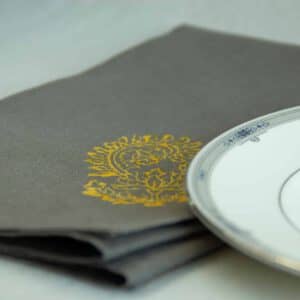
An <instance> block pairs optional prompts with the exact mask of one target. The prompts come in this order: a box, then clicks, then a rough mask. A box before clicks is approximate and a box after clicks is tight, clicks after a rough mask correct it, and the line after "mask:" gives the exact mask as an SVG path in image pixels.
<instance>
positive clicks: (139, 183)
mask: <svg viewBox="0 0 300 300" xmlns="http://www.w3.org/2000/svg"><path fill="white" fill-rule="evenodd" d="M200 147H201V142H199V141H191V139H190V138H189V137H181V138H178V139H176V138H175V137H174V136H172V135H170V134H165V135H163V136H153V135H143V136H136V135H134V136H132V137H131V138H128V137H125V136H123V137H121V138H119V139H118V140H116V141H112V142H107V143H104V144H103V145H102V146H96V147H94V148H93V150H92V151H91V152H88V159H87V160H86V162H87V163H89V165H90V166H89V169H90V173H89V174H88V176H89V178H90V180H89V181H88V182H87V183H86V184H85V185H84V191H83V194H84V195H87V196H92V197H97V198H100V199H101V200H104V201H109V202H111V203H112V204H143V205H144V206H162V205H164V204H166V203H170V202H186V201H187V194H186V191H185V184H184V183H185V175H186V171H187V167H188V163H189V161H190V160H191V159H192V158H193V156H194V155H195V154H196V153H197V152H198V151H199V149H200Z"/></svg>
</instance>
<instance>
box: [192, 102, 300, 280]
mask: <svg viewBox="0 0 300 300" xmlns="http://www.w3.org/2000/svg"><path fill="white" fill-rule="evenodd" d="M293 112H300V106H295V107H291V108H286V109H282V110H279V111H275V112H272V113H269V114H265V115H261V116H259V117H257V118H254V119H251V120H249V121H246V122H243V123H241V124H239V125H237V126H234V127H232V128H230V129H228V130H226V131H225V132H223V133H222V134H220V135H218V136H217V137H215V138H214V139H212V140H211V141H210V142H208V143H207V144H206V145H204V147H203V148H202V149H201V150H200V151H199V152H198V153H197V154H196V155H195V156H194V158H193V159H192V161H191V162H190V164H189V167H188V171H187V176H186V186H187V192H188V195H189V201H188V204H189V206H190V207H191V209H192V211H193V213H194V214H195V215H196V217H197V218H198V219H199V220H200V221H201V222H202V223H203V224H204V225H205V226H206V227H207V228H208V229H209V230H211V231H212V232H213V233H214V234H215V235H216V236H218V237H219V238H220V239H221V240H222V241H224V242H225V243H226V244H228V245H230V246H232V247H233V248H234V249H236V250H238V251H239V252H241V253H243V254H245V255H246V256H248V257H251V258H253V259H255V260H257V261H259V262H262V263H263V264H265V265H269V266H271V267H274V268H276V269H278V270H283V271H286V272H288V273H291V274H294V275H298V276H300V259H299V260H297V259H293V258H291V257H287V256H285V255H283V254H281V253H278V252H277V251H274V250H273V249H272V248H271V251H270V248H267V247H262V246H259V245H255V244H251V241H249V240H248V241H247V239H246V241H245V240H243V239H241V238H239V237H238V235H237V234H234V233H233V230H230V229H229V227H226V226H223V227H222V226H221V225H220V224H222V221H220V220H217V219H216V215H215V216H213V215H212V214H211V213H210V211H209V210H208V209H207V208H205V206H202V207H201V208H200V207H199V206H200V205H199V203H201V200H198V199H197V198H198V193H197V191H196V187H195V186H194V180H195V175H196V174H197V173H196V171H199V161H200V160H202V158H203V157H204V156H206V155H209V154H207V153H209V152H210V150H211V149H212V148H215V147H216V144H219V141H220V140H223V139H224V138H225V137H227V136H230V135H232V134H233V133H235V132H237V130H239V129H241V128H245V127H247V126H249V125H251V124H255V123H257V122H259V121H263V120H267V119H270V118H278V117H279V116H282V115H285V114H288V115H289V114H291V113H293ZM223 225H224V223H223Z"/></svg>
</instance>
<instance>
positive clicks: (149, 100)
mask: <svg viewBox="0 0 300 300" xmlns="http://www.w3.org/2000/svg"><path fill="white" fill-rule="evenodd" d="M299 63H300V49H299V47H296V46H292V45H284V44H279V43H272V42H266V41H261V40H255V39H249V38H243V37H238V36H232V35H225V34H220V33H215V32H211V31H206V30H199V29H194V28H191V27H186V26H184V27H181V28H179V29H177V30H175V31H173V32H172V33H170V34H168V35H166V36H164V37H161V38H158V39H155V40H152V41H150V42H147V43H145V44H143V45H141V46H139V47H137V48H135V49H132V50H130V51H128V52H126V53H124V54H122V55H120V56H119V57H116V58H114V59H112V60H111V61H109V62H107V63H106V64H104V65H102V66H100V67H96V68H95V69H93V70H91V71H88V72H86V73H84V74H81V75H78V76H74V77H72V78H68V79H64V80H59V81H56V82H53V83H50V84H47V85H45V86H42V87H39V88H35V89H32V90H30V91H27V92H23V93H21V94H18V95H16V96H13V97H10V98H8V99H6V100H4V101H2V102H1V103H0V138H1V141H2V147H1V151H0V164H1V168H0V178H1V181H0V187H1V188H0V198H1V203H0V208H1V209H0V229H1V230H3V233H7V232H8V231H9V232H16V231H18V232H22V233H30V234H36V233H38V234H39V235H40V236H41V235H43V234H45V235H47V232H48V233H49V232H52V233H53V234H60V233H63V234H64V235H65V236H66V237H70V236H72V235H73V234H74V233H75V234H83V233H82V232H94V233H95V232H96V233H97V234H98V235H100V236H103V235H107V236H110V237H111V238H113V237H117V236H124V235H129V234H131V233H137V232H139V231H144V230H149V229H151V228H153V229H154V228H159V227H163V226H168V225H174V224H183V223H184V222H186V221H187V220H190V219H192V218H193V216H192V214H191V213H190V211H189V209H188V207H187V205H186V201H187V195H186V192H185V189H184V178H185V174H186V171H187V166H188V163H189V161H190V160H191V158H192V157H193V156H194V154H195V153H196V152H197V151H198V150H199V149H201V145H202V144H203V143H206V142H208V141H209V140H211V139H212V138H213V137H215V136H216V135H218V134H219V133H221V132H222V131H224V130H226V129H228V128H230V127H232V126H234V125H237V124H239V123H240V122H244V121H247V120H249V119H252V118H254V117H257V116H259V115H262V114H265V113H269V112H272V111H275V110H279V109H282V108H285V107H290V106H294V105H297V104H299V100H298V97H299V94H300V86H299V84H298V82H297V78H298V77H299V75H300V68H299V65H300V64H299ZM89 238H90V245H92V246H93V242H92V241H93V240H94V238H95V237H94V236H93V237H91V236H90V237H89V235H88V234H87V235H86V240H88V239H89ZM100 240H101V239H100ZM4 244H5V243H4ZM171 245H172V246H174V245H181V246H182V244H181V243H179V242H178V243H177V242H176V243H175V242H174V244H173V243H171V242H170V243H165V244H164V243H162V245H160V246H157V248H156V249H162V248H160V247H164V249H165V253H166V252H167V249H168V247H171ZM31 246H32V245H31ZM31 246H30V247H31ZM200 248H201V247H200ZM200 248H199V249H200ZM47 249H48V250H49V248H47ZM47 249H46V250H45V253H46V252H47V251H48V250H47ZM107 249H108V252H109V248H107ZM112 249H113V248H112ZM151 249H152V247H151ZM169 249H170V251H171V248H169ZM185 249H187V248H185ZM112 251H115V250H112ZM146 251H148V250H146V248H145V249H143V251H142V252H139V253H140V254H141V255H142V253H143V252H145V253H146ZM149 251H150V248H149ZM151 251H152V250H151ZM159 251H161V250H159ZM199 251H200V252H201V250H199ZM50 252H51V251H50ZM130 253H131V252H128V253H126V255H125V256H124V258H120V262H121V260H122V261H123V263H122V266H123V267H124V268H127V266H128V265H130V263H129V262H130V260H129V257H133V256H131V255H133V253H136V252H135V251H133V252H132V253H131V254H130ZM157 253H159V252H157ZM160 253H162V252H160ZM186 253H187V252H186ZM145 255H146V254H145ZM186 255H188V254H186ZM126 257H127V258H126ZM125 258H126V260H125ZM123 259H124V260H123ZM127 259H128V260H127ZM117 261H118V260H117V259H116V260H115V262H117ZM143 262H145V260H143ZM149 262H150V261H149ZM134 264H135V263H134ZM149 264H150V263H149ZM174 264H175V261H174ZM175 265H176V264H175ZM125 266H126V267H125ZM102 267H104V266H103V265H102ZM106 267H107V269H108V270H112V269H113V267H112V265H111V264H110V262H107V264H106ZM123 267H122V268H123ZM128 268H129V267H128ZM168 268H169V269H170V265H169V267H168ZM120 269H121V267H120ZM137 269H138V270H140V271H139V272H141V273H139V275H134V276H137V277H140V278H149V277H147V275H145V274H144V273H143V272H146V271H145V269H143V268H137ZM123 270H124V269H123ZM126 270H130V269H126ZM128 272H129V271H128ZM123 273H124V274H125V272H123ZM126 274H127V275H126V276H127V277H128V278H130V276H131V275H130V274H131V273H130V272H129V273H126ZM135 274H138V273H135ZM126 276H125V277H126ZM150 277H151V276H150ZM129 282H130V280H129ZM132 282H136V283H137V282H138V281H134V280H132Z"/></svg>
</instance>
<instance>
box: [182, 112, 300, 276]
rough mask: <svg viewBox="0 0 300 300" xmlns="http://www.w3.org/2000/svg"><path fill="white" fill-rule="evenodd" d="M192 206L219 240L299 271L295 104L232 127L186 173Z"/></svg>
mask: <svg viewBox="0 0 300 300" xmlns="http://www.w3.org/2000/svg"><path fill="white" fill-rule="evenodd" d="M187 185H188V192H189V194H190V198H191V206H192V207H193V209H194V211H195V212H196V214H197V215H198V216H199V218H200V219H201V221H203V222H204V223H205V224H206V225H207V226H208V227H209V228H210V229H211V230H212V231H213V232H215V233H216V234H217V235H218V236H219V237H220V238H222V239H223V240H225V241H226V242H227V243H228V244H231V245H232V246H234V247H235V248H237V249H239V250H241V251H242V252H244V253H245V254H247V255H250V256H252V257H254V258H256V259H258V260H260V261H262V262H265V263H268V264H270V265H272V266H275V267H277V268H280V269H283V270H286V271H289V272H292V273H295V274H298V275H300V106H298V107H295V108H291V109H286V110H283V111H280V112H277V113H273V114H269V115H266V116H263V117H260V118H258V119H255V120H253V121H250V122H247V123H245V124H242V125H240V126H237V127H236V128H233V129H231V130H229V131H227V132H225V133H224V134H222V135H221V136H219V137H218V138H216V139H214V140H213V141H212V142H210V143H209V144H208V145H207V146H205V147H204V148H203V149H202V150H201V151H200V152H199V153H198V154H197V155H196V157H195V158H194V160H193V161H192V163H191V165H190V168H189V171H188V176H187Z"/></svg>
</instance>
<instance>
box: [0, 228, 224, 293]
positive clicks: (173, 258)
mask: <svg viewBox="0 0 300 300" xmlns="http://www.w3.org/2000/svg"><path fill="white" fill-rule="evenodd" d="M222 245H223V243H222V242H221V241H220V240H219V239H218V238H216V237H215V236H213V235H212V234H210V233H207V232H206V233H204V232H203V233H202V234H191V235H190V236H187V237H185V238H183V239H180V240H173V241H170V242H168V243H163V244H158V245H156V246H153V247H148V248H146V249H143V250H139V251H136V252H131V253H129V254H128V255H126V256H122V257H120V258H118V259H112V260H109V261H106V262H103V261H102V260H101V259H99V257H97V256H95V252H92V251H91V252H89V253H90V254H92V255H93V256H92V259H91V260H85V261H80V262H78V257H74V258H73V256H72V255H73V254H72V253H68V259H66V260H63V259H61V256H59V257H57V256H56V255H53V254H51V251H49V250H50V249H49V250H48V251H47V250H46V251H45V252H44V253H43V250H45V249H44V248H42V249H40V251H39V252H38V253H37V252H35V251H34V249H32V248H26V245H25V247H21V248H19V247H18V246H16V245H15V244H13V243H7V241H5V240H2V239H0V252H1V253H2V254H8V255H10V256H14V257H18V258H27V259H28V258H29V259H33V260H35V261H41V262H47V263H52V264H54V265H59V266H60V267H64V268H65V269H67V270H73V269H74V268H77V270H78V267H80V268H79V271H80V272H86V273H88V274H90V273H94V274H96V276H97V272H98V273H99V274H98V275H102V272H103V271H105V274H106V277H107V278H106V279H107V280H106V281H108V279H109V281H110V282H111V283H114V284H117V285H125V286H127V287H135V286H137V285H140V284H142V283H145V282H147V281H148V280H150V279H152V278H154V277H156V276H158V275H160V274H162V273H165V272H167V271H170V270H172V269H174V268H175V267H178V266H181V265H183V264H186V263H188V262H191V261H193V260H195V259H197V258H200V257H203V256H205V255H207V254H211V253H212V252H214V251H216V250H218V249H220V248H221V246H222ZM76 247H78V246H77V245H76ZM75 249H76V248H75ZM82 250H84V251H86V253H87V252H88V251H89V248H88V247H86V246H85V247H84V248H83V249H82ZM75 252H76V251H75ZM77 254H78V253H77Z"/></svg>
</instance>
